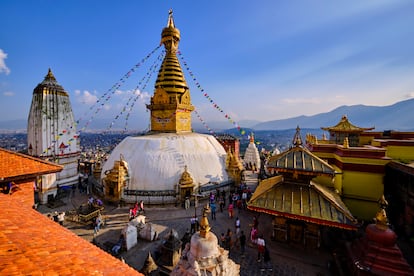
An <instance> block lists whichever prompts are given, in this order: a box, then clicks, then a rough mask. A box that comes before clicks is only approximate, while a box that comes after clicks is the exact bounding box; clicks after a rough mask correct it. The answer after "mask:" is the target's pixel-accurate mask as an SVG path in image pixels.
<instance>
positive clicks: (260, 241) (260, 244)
mask: <svg viewBox="0 0 414 276" xmlns="http://www.w3.org/2000/svg"><path fill="white" fill-rule="evenodd" d="M265 246H266V243H265V240H264V239H263V235H260V236H259V238H258V239H257V262H258V263H260V262H261V261H262V256H263V254H264V252H265Z"/></svg>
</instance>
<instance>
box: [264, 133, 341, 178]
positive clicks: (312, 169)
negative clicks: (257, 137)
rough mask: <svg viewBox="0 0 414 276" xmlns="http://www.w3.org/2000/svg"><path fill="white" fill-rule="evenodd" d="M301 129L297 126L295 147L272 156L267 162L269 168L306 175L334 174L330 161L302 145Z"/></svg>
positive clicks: (294, 139)
mask: <svg viewBox="0 0 414 276" xmlns="http://www.w3.org/2000/svg"><path fill="white" fill-rule="evenodd" d="M299 131H300V129H299V127H297V128H296V133H295V136H294V138H293V144H294V147H292V148H290V149H289V150H287V151H285V152H282V153H280V154H278V155H275V156H272V157H270V158H269V160H268V162H267V168H268V169H269V170H276V171H278V172H290V173H296V174H306V175H315V176H316V175H321V174H323V175H334V174H335V169H334V168H333V167H332V166H331V165H329V164H328V162H326V161H324V160H322V159H321V158H319V157H317V156H316V155H314V154H313V153H312V152H310V151H309V150H307V149H306V148H304V147H303V146H302V139H301V137H300V132H299Z"/></svg>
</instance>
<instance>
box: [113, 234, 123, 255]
mask: <svg viewBox="0 0 414 276" xmlns="http://www.w3.org/2000/svg"><path fill="white" fill-rule="evenodd" d="M124 240H125V239H124V235H121V236H120V237H119V240H118V241H117V242H116V244H115V245H114V246H113V247H112V249H111V251H112V253H113V254H115V255H118V254H119V250H121V248H122V246H123V245H124Z"/></svg>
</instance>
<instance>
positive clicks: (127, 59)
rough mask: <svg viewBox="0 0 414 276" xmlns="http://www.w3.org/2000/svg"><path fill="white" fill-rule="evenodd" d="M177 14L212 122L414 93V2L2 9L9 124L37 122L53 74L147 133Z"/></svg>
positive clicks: (89, 112)
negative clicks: (36, 103) (42, 90)
mask: <svg viewBox="0 0 414 276" xmlns="http://www.w3.org/2000/svg"><path fill="white" fill-rule="evenodd" d="M169 9H172V10H173V12H174V20H175V25H176V27H177V28H178V29H179V30H180V31H181V42H180V47H179V49H180V53H181V55H180V62H181V63H182V66H183V70H184V74H185V76H186V80H187V83H188V85H189V86H190V90H191V96H192V102H193V104H194V106H195V107H196V110H197V114H199V116H200V117H201V118H203V120H205V121H206V122H207V123H208V122H209V121H218V120H222V121H226V120H228V119H226V118H225V115H228V117H231V118H232V120H234V121H236V122H237V121H241V120H259V121H266V120H275V119H284V118H289V117H294V116H299V115H313V114H317V113H320V112H327V111H330V110H332V109H334V108H336V107H338V106H341V105H353V104H365V105H378V106H383V105H390V104H393V103H395V102H398V101H402V100H405V99H409V98H412V97H413V96H414V78H412V76H413V73H414V58H413V55H412V49H413V48H414V47H413V46H414V29H413V28H412V26H414V3H413V2H411V1H362V2H361V1H335V2H331V1H293V2H292V1H289V2H288V1H286V2H281V1H260V2H252V1H225V2H223V1H208V2H194V1H179V2H172V1H151V2H148V3H145V2H139V1H122V2H119V3H118V2H112V1H87V2H84V1H66V2H64V1H61V2H56V1H49V0H46V1H40V2H33V1H17V2H16V1H2V3H1V4H0V24H1V26H2V35H1V40H0V98H1V100H0V107H1V108H0V118H1V120H14V119H27V116H28V113H29V110H30V103H31V98H32V92H33V89H34V88H35V87H36V85H37V84H38V83H40V82H41V81H42V80H43V78H44V76H45V75H46V74H47V70H48V69H49V68H51V69H52V71H53V73H54V75H55V77H56V79H57V81H58V82H59V84H61V85H62V86H63V87H64V88H65V90H66V91H67V92H68V93H69V95H70V100H71V103H72V108H73V111H74V114H75V117H76V118H77V119H81V120H83V121H84V122H85V121H88V120H89V119H91V118H92V117H93V118H95V119H99V118H109V119H110V120H119V121H124V120H125V116H126V115H127V114H130V117H129V125H130V127H131V128H136V129H139V128H145V127H146V126H147V125H148V121H149V113H148V112H147V111H146V108H145V104H146V103H148V102H149V98H150V95H152V94H153V90H154V81H155V78H156V75H157V70H153V71H155V73H152V74H151V75H150V78H149V79H145V76H146V75H148V74H147V73H148V72H150V67H151V66H152V65H153V64H154V65H155V64H157V57H158V56H159V55H160V54H161V50H162V49H161V48H159V49H157V50H155V49H156V48H157V47H158V46H159V45H160V33H161V29H162V28H163V27H165V26H166V24H167V22H166V18H167V15H168V10H169ZM153 50H155V52H154V53H153V54H151V55H150V57H148V58H147V56H148V55H149V54H150V53H151V52H152V51H153ZM138 64H139V66H138ZM158 65H159V63H158ZM116 84H120V86H119V87H118V88H117V89H116V90H115V89H114V90H111V88H112V87H113V86H114V85H116ZM137 88H138V89H139V91H136V89H137ZM136 96H138V97H137V98H136V103H135V104H134V105H133V106H132V107H133V108H132V109H131V110H130V111H129V110H128V109H129V108H130V107H131V102H132V100H131V99H135V97H136ZM97 100H99V101H100V102H99V103H98V104H97V103H96V101H97ZM101 104H103V105H102V106H101ZM220 110H222V112H220ZM121 113H122V116H119V115H120V114H121ZM117 115H118V118H117ZM193 118H194V116H193ZM194 120H197V118H194ZM230 127H231V124H229V128H230Z"/></svg>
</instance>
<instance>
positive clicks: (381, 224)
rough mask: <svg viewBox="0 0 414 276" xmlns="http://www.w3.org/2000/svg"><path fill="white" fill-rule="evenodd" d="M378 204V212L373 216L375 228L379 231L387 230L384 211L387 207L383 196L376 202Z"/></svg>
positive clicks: (386, 219)
mask: <svg viewBox="0 0 414 276" xmlns="http://www.w3.org/2000/svg"><path fill="white" fill-rule="evenodd" d="M378 204H379V205H380V210H379V211H378V212H377V214H376V215H375V226H376V227H377V228H379V229H382V230H386V229H388V218H387V212H386V211H385V209H386V208H387V207H388V201H387V200H386V199H385V197H384V195H382V196H381V198H380V199H379V200H378Z"/></svg>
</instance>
